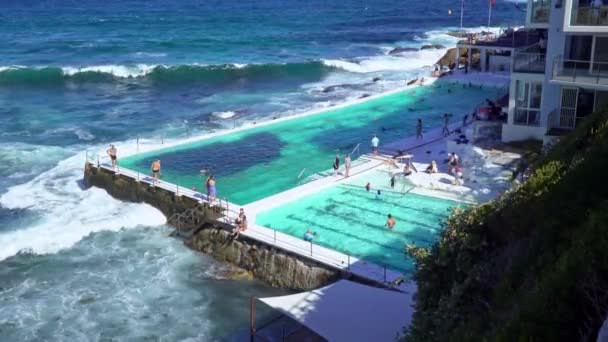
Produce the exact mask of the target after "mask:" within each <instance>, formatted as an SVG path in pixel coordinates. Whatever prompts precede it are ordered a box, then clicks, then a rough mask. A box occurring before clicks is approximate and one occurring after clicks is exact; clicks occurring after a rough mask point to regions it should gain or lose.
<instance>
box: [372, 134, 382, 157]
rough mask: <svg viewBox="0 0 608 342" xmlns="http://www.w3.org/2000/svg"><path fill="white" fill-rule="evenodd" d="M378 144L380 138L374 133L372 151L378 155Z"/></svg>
mask: <svg viewBox="0 0 608 342" xmlns="http://www.w3.org/2000/svg"><path fill="white" fill-rule="evenodd" d="M378 145H380V139H378V137H377V136H376V135H375V134H374V137H373V138H372V152H373V153H374V155H375V156H377V155H378Z"/></svg>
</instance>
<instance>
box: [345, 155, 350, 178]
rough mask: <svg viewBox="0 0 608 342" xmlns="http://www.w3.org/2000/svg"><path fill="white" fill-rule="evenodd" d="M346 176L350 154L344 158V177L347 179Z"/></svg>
mask: <svg viewBox="0 0 608 342" xmlns="http://www.w3.org/2000/svg"><path fill="white" fill-rule="evenodd" d="M348 176H350V153H347V154H346V157H344V177H345V178H348Z"/></svg>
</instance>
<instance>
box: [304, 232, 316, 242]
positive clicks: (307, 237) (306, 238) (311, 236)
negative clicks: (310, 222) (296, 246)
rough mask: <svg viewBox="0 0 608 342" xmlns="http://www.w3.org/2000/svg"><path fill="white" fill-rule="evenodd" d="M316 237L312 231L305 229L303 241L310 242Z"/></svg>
mask: <svg viewBox="0 0 608 342" xmlns="http://www.w3.org/2000/svg"><path fill="white" fill-rule="evenodd" d="M316 237H317V233H315V232H313V231H312V229H307V230H306V233H304V241H308V242H312V240H314V239H315V238H316Z"/></svg>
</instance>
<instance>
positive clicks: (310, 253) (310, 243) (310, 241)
mask: <svg viewBox="0 0 608 342" xmlns="http://www.w3.org/2000/svg"><path fill="white" fill-rule="evenodd" d="M310 256H312V241H310Z"/></svg>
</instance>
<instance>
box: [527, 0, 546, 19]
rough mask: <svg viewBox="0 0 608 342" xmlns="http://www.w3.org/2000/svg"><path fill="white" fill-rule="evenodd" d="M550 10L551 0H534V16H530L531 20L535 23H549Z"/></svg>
mask: <svg viewBox="0 0 608 342" xmlns="http://www.w3.org/2000/svg"><path fill="white" fill-rule="evenodd" d="M550 11H551V1H550V0H532V11H531V12H532V17H531V18H530V22H531V23H533V24H546V23H548V22H549V13H550Z"/></svg>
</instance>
